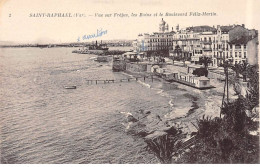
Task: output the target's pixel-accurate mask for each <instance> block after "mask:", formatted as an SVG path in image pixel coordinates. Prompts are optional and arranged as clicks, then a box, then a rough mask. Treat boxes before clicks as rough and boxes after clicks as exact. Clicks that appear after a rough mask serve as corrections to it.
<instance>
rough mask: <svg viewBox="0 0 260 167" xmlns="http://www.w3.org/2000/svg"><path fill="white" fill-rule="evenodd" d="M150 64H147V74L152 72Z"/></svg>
mask: <svg viewBox="0 0 260 167" xmlns="http://www.w3.org/2000/svg"><path fill="white" fill-rule="evenodd" d="M152 66H153V65H152V64H147V72H152Z"/></svg>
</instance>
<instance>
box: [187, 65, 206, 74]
mask: <svg viewBox="0 0 260 167" xmlns="http://www.w3.org/2000/svg"><path fill="white" fill-rule="evenodd" d="M198 68H204V66H202V65H195V64H191V65H188V68H187V73H189V74H192V73H193V71H194V70H196V69H198Z"/></svg>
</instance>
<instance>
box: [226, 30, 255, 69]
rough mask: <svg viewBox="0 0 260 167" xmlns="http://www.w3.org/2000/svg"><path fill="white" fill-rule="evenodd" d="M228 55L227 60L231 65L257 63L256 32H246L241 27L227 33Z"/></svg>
mask: <svg viewBox="0 0 260 167" xmlns="http://www.w3.org/2000/svg"><path fill="white" fill-rule="evenodd" d="M229 38H230V40H229V42H228V43H229V48H230V49H229V53H230V57H228V59H229V60H230V61H231V62H232V63H233V64H239V63H242V62H243V61H247V62H248V63H249V64H251V65H253V64H257V63H258V45H259V41H258V31H256V30H254V29H253V30H248V29H246V28H245V27H244V25H242V26H236V27H234V28H233V29H232V30H230V31H229Z"/></svg>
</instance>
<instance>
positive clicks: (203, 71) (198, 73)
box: [192, 68, 208, 77]
mask: <svg viewBox="0 0 260 167" xmlns="http://www.w3.org/2000/svg"><path fill="white" fill-rule="evenodd" d="M192 74H193V75H196V76H199V77H200V76H205V77H208V70H207V69H206V68H197V69H195V70H194V71H193V72H192Z"/></svg>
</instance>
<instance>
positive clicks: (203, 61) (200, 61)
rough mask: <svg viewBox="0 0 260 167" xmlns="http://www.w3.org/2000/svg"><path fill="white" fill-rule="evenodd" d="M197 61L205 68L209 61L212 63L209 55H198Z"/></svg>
mask: <svg viewBox="0 0 260 167" xmlns="http://www.w3.org/2000/svg"><path fill="white" fill-rule="evenodd" d="M199 63H200V64H203V65H204V67H205V68H206V69H207V68H208V65H209V64H210V63H212V58H211V57H206V56H203V57H200V59H199Z"/></svg>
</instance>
